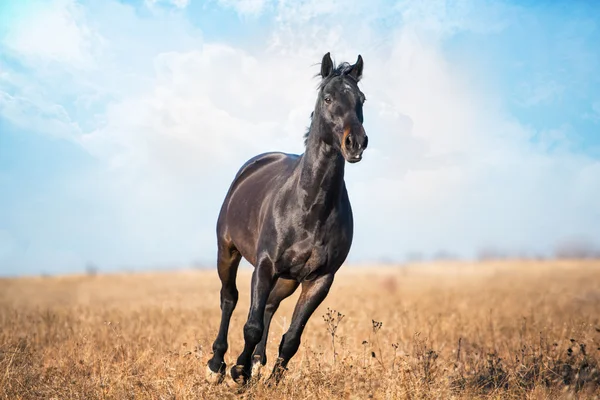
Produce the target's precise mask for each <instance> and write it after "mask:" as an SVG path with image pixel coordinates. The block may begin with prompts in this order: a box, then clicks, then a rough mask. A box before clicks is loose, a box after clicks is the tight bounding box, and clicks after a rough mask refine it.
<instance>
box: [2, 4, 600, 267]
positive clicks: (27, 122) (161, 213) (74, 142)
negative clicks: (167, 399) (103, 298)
mask: <svg viewBox="0 0 600 400" xmlns="http://www.w3.org/2000/svg"><path fill="white" fill-rule="evenodd" d="M599 24H600V3H597V2H594V1H589V2H585V1H577V0H574V1H553V2H546V1H523V2H517V1H494V2H491V1H490V2H487V1H479V0H477V1H469V0H452V1H450V0H448V1H438V0H432V1H427V2H423V1H398V2H394V1H384V0H374V1H369V2H364V1H352V0H345V1H339V0H333V1H329V2H323V1H320V0H301V1H290V0H278V1H269V0H247V1H240V0H210V1H204V2H202V1H198V0H145V1H144V0H133V1H119V0H89V1H87V0H85V1H75V0H8V1H4V2H2V3H1V4H0V275H30V274H40V273H44V274H61V273H75V272H81V271H84V270H85V268H86V266H88V267H89V266H90V265H94V266H95V268H98V269H100V270H101V271H118V270H143V269H148V268H179V267H182V266H189V265H204V266H211V265H214V263H215V257H216V235H215V226H216V220H217V215H218V212H219V208H220V206H221V202H222V201H223V198H224V196H225V193H226V191H227V188H228V187H229V184H230V183H231V180H232V179H233V176H234V175H235V173H236V171H237V170H238V168H239V167H240V166H241V165H242V164H243V163H244V162H245V161H246V160H247V159H248V158H250V157H252V156H253V155H255V154H259V153H263V152H266V151H275V150H277V151H285V152H291V153H298V154H300V153H302V152H303V151H304V142H303V134H304V132H305V130H306V128H307V126H308V125H309V123H310V121H309V116H310V112H311V111H312V109H313V108H314V103H315V99H316V95H317V93H316V89H317V86H318V83H319V82H318V79H317V78H315V75H316V74H317V73H318V72H319V63H320V61H321V59H322V57H323V55H324V54H325V53H326V52H331V54H332V57H333V58H334V59H335V60H336V61H337V62H341V61H349V62H354V61H355V60H356V58H357V56H358V55H359V54H361V55H362V57H363V59H364V63H365V64H364V65H365V66H364V74H363V79H362V81H361V83H360V86H361V90H362V91H363V92H364V93H365V95H366V97H367V102H366V103H365V107H364V118H365V123H364V126H365V129H366V132H367V134H368V135H369V148H368V149H367V150H366V152H365V154H364V158H363V161H361V162H360V163H357V164H352V165H347V167H346V183H347V187H348V191H349V196H350V200H351V202H352V207H353V210H354V220H355V229H354V232H355V234H354V242H353V247H352V249H351V252H350V255H349V257H348V263H350V264H351V263H366V262H373V261H381V260H391V261H402V260H406V259H407V258H409V259H410V258H411V257H412V258H414V257H415V255H418V254H420V255H422V256H423V257H425V258H427V257H433V256H435V255H436V254H438V255H439V254H441V253H445V254H453V255H455V256H457V257H462V258H467V259H468V258H475V257H477V256H478V254H481V253H482V252H483V251H490V249H492V250H494V251H498V252H504V253H510V254H529V255H552V254H553V252H554V251H555V250H556V249H557V246H558V247H560V246H561V245H564V244H565V243H587V244H588V245H590V246H600V200H599V199H600V74H598V71H600V50H599V48H598V43H600V25H599Z"/></svg>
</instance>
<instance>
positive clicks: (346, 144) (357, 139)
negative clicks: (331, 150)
mask: <svg viewBox="0 0 600 400" xmlns="http://www.w3.org/2000/svg"><path fill="white" fill-rule="evenodd" d="M368 143H369V138H368V136H367V135H366V134H365V131H364V129H363V128H362V127H360V130H359V133H358V134H354V133H352V131H351V130H350V129H346V130H345V131H344V136H343V138H342V155H343V156H344V159H346V161H348V162H349V163H352V164H354V163H357V162H359V161H360V160H362V154H363V151H364V150H365V149H366V148H367V145H368Z"/></svg>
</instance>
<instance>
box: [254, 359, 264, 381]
mask: <svg viewBox="0 0 600 400" xmlns="http://www.w3.org/2000/svg"><path fill="white" fill-rule="evenodd" d="M262 367H263V365H262V362H261V357H260V356H254V359H253V360H252V377H253V378H256V379H259V378H260V372H261V370H262Z"/></svg>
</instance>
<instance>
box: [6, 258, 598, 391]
mask: <svg viewBox="0 0 600 400" xmlns="http://www.w3.org/2000/svg"><path fill="white" fill-rule="evenodd" d="M249 276H250V274H249V271H241V272H240V276H239V279H238V286H239V288H240V302H239V304H238V308H237V309H236V312H235V313H234V316H233V319H232V325H231V331H230V351H229V352H228V353H227V356H226V361H227V362H228V365H230V364H231V362H232V360H233V359H234V357H236V356H237V355H238V353H239V352H240V351H241V348H242V326H243V323H244V322H245V317H246V314H247V309H248V286H249ZM218 291H219V282H218V279H217V277H216V272H215V271H207V272H199V271H189V272H177V273H152V274H129V275H98V276H69V277H57V278H42V277H40V278H23V279H10V280H0V397H2V398H6V399H20V398H36V399H37V398H43V399H52V398H56V399H95V398H111V399H128V398H149V399H174V398H178V399H180V398H194V399H196V398H201V399H203V398H238V397H243V398H253V399H267V398H269V399H275V398H295V399H305V398H306V399H308V398H315V397H316V398H327V399H338V398H349V399H352V398H356V399H365V398H378V399H380V398H381V399H382V398H386V399H392V398H394V399H395V398H410V399H412V398H442V399H448V398H472V397H476V398H502V399H504V398H535V399H538V398H599V397H600V396H599V394H598V393H599V390H600V376H599V372H598V363H599V362H600V349H599V347H600V321H599V318H600V263H599V262H560V263H558V262H548V263H534V262H521V263H517V262H513V263H486V264H473V265H469V264H465V265H460V264H456V265H444V266H435V265H432V266H427V267H417V266H412V267H407V268H396V269H391V268H389V269H386V268H377V269H370V270H369V269H352V268H344V269H342V270H341V271H340V273H339V274H338V277H337V278H336V282H335V283H334V288H333V289H332V291H331V293H330V295H329V297H328V298H327V299H326V300H325V302H324V304H323V305H322V306H321V307H320V308H319V309H318V310H317V312H316V313H315V315H314V316H313V317H312V319H311V321H310V322H309V324H308V326H307V328H306V331H305V333H304V336H303V342H302V345H301V348H300V351H299V352H298V354H297V355H296V357H295V358H294V359H293V360H292V362H291V363H290V370H289V371H288V374H287V375H286V377H285V378H284V380H283V381H282V383H281V384H280V385H279V386H278V387H276V388H272V387H267V386H265V385H264V384H263V383H262V381H260V380H259V381H258V382H254V383H253V384H251V385H249V386H248V387H246V388H243V389H240V388H238V387H237V386H234V385H231V384H229V382H230V378H227V379H226V383H225V384H221V385H218V386H214V385H210V384H208V383H207V382H206V381H205V379H204V371H205V364H206V361H207V360H208V358H209V357H210V348H211V343H212V340H213V339H214V336H215V334H216V332H217V327H218V323H219V318H220V312H219V305H218V297H219V295H218ZM297 295H298V294H295V295H294V296H293V297H292V298H290V299H288V300H286V301H284V303H283V304H282V307H281V308H280V310H279V311H278V313H277V314H276V316H275V318H274V320H273V324H272V326H271V336H270V339H269V348H268V355H269V363H268V365H267V367H270V366H271V365H272V362H273V361H274V360H275V352H276V350H277V347H278V344H279V340H280V338H281V335H282V334H283V332H284V330H285V329H286V328H287V326H288V325H289V318H290V315H291V312H292V309H293V305H294V303H295V299H297ZM328 307H329V308H330V309H332V310H333V309H335V310H336V311H335V312H334V311H332V312H331V313H330V315H329V316H326V318H324V317H323V316H324V315H325V314H326V313H327V312H328ZM338 312H339V313H341V314H343V315H344V317H343V318H341V317H340V315H338ZM340 319H341V320H340ZM338 320H340V321H338ZM332 324H333V325H336V326H337V328H334V327H333V326H332ZM332 331H334V332H335V335H332ZM332 345H335V349H336V351H337V356H336V357H335V360H334V355H333V353H332ZM267 372H268V371H267Z"/></svg>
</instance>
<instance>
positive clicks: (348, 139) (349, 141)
mask: <svg viewBox="0 0 600 400" xmlns="http://www.w3.org/2000/svg"><path fill="white" fill-rule="evenodd" d="M345 146H346V147H348V148H352V137H351V136H350V135H348V136H346V143H345Z"/></svg>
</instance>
